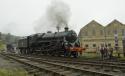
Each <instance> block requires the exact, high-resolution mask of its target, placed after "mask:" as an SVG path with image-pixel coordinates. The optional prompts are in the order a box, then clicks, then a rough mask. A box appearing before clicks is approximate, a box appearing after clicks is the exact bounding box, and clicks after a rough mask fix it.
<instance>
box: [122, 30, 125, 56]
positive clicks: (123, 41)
mask: <svg viewBox="0 0 125 76" xmlns="http://www.w3.org/2000/svg"><path fill="white" fill-rule="evenodd" d="M122 44H123V54H124V57H125V31H124V34H123V40H122Z"/></svg>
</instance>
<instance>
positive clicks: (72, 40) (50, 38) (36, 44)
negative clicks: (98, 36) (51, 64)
mask: <svg viewBox="0 0 125 76" xmlns="http://www.w3.org/2000/svg"><path fill="white" fill-rule="evenodd" d="M18 48H19V49H20V53H21V54H34V53H35V54H44V55H52V56H68V57H69V56H70V57H71V56H73V57H78V55H79V54H78V53H81V52H82V51H83V50H84V49H83V48H81V47H80V43H79V40H78V37H77V34H76V33H75V32H74V31H73V30H68V27H65V31H63V32H55V33H51V32H50V31H49V32H47V33H38V34H34V35H30V36H27V37H25V38H23V39H20V40H19V41H18Z"/></svg>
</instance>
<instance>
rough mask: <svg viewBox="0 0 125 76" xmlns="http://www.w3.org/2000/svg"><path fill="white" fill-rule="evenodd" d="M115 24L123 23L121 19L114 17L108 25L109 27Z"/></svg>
mask: <svg viewBox="0 0 125 76" xmlns="http://www.w3.org/2000/svg"><path fill="white" fill-rule="evenodd" d="M113 24H120V25H123V24H122V23H121V22H120V21H118V20H116V19H114V20H113V21H112V22H111V23H109V24H108V25H107V26H106V27H109V26H111V25H113Z"/></svg>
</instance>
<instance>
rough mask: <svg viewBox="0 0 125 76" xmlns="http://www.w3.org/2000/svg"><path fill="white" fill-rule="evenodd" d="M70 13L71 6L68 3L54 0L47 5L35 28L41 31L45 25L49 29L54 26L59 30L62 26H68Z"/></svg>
mask: <svg viewBox="0 0 125 76" xmlns="http://www.w3.org/2000/svg"><path fill="white" fill-rule="evenodd" d="M70 14H71V13H70V8H69V6H68V5H67V4H65V3H64V2H62V1H60V0H54V1H52V2H51V4H50V5H49V6H48V7H47V10H46V13H45V15H44V16H42V17H41V18H40V19H39V21H38V22H37V26H36V27H35V30H36V31H37V32H40V31H41V30H43V29H44V28H45V27H46V28H48V29H49V28H51V27H54V28H57V29H58V30H59V29H61V28H62V27H65V26H68V22H69V18H70ZM48 29H47V30H48ZM49 30H50V29H49Z"/></svg>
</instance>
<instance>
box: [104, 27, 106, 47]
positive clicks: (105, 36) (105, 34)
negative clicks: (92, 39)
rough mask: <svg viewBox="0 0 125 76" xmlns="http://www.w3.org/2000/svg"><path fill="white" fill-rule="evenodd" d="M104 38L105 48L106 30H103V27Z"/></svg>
mask: <svg viewBox="0 0 125 76" xmlns="http://www.w3.org/2000/svg"><path fill="white" fill-rule="evenodd" d="M104 37H105V40H104V42H105V46H106V29H105V27H104Z"/></svg>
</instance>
